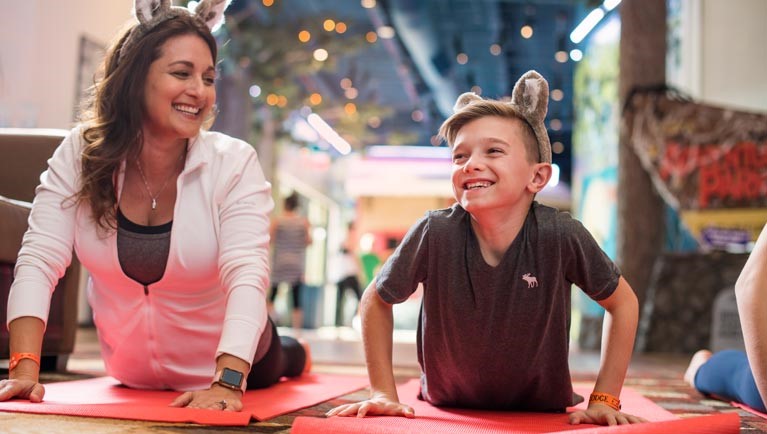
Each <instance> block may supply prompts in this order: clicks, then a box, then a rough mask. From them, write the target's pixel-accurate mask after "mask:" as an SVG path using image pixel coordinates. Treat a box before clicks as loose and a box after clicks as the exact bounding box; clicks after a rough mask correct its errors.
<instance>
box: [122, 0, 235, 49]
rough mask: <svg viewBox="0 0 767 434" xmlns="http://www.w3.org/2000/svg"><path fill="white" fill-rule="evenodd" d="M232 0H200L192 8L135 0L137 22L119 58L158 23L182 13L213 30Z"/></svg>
mask: <svg viewBox="0 0 767 434" xmlns="http://www.w3.org/2000/svg"><path fill="white" fill-rule="evenodd" d="M231 1H232V0H202V1H201V2H200V3H198V4H197V7H196V8H194V9H193V10H190V9H187V8H185V7H179V6H171V0H135V1H134V6H133V14H134V16H135V17H136V19H137V20H138V24H137V25H136V26H135V27H134V28H133V29H132V30H131V31H130V35H129V36H128V38H127V39H126V40H125V42H124V43H123V45H122V47H121V48H120V59H122V58H123V56H124V53H127V52H128V51H129V50H130V49H131V46H132V45H134V44H135V43H136V41H138V40H139V39H141V38H142V37H143V36H144V35H146V34H147V33H148V32H149V31H150V30H152V29H153V28H154V27H155V26H157V25H158V24H160V23H162V22H165V21H167V20H169V19H171V18H175V17H179V16H182V15H192V16H194V17H196V18H197V19H199V20H200V21H202V22H204V23H205V25H206V26H208V28H209V29H210V30H211V31H213V30H216V29H218V28H219V27H220V26H221V24H223V23H224V10H226V8H227V6H229V3H230V2H231Z"/></svg>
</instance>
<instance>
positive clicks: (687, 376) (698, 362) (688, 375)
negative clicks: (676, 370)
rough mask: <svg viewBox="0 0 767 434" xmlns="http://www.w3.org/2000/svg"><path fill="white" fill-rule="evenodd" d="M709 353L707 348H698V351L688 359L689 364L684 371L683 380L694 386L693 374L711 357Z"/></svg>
mask: <svg viewBox="0 0 767 434" xmlns="http://www.w3.org/2000/svg"><path fill="white" fill-rule="evenodd" d="M711 355H712V354H711V351H709V350H698V352H696V353H695V354H693V356H692V359H690V366H688V367H687V371H686V372H685V373H684V381H686V382H687V383H688V384H689V385H690V386H692V387H695V374H697V373H698V369H700V367H701V366H703V364H704V363H706V362H707V361H708V359H710V358H711Z"/></svg>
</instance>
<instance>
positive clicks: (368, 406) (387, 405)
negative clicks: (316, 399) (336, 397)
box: [325, 396, 415, 418]
mask: <svg viewBox="0 0 767 434" xmlns="http://www.w3.org/2000/svg"><path fill="white" fill-rule="evenodd" d="M368 414H369V415H380V416H404V417H408V418H412V417H415V412H414V411H413V408H412V407H410V406H409V405H405V404H403V403H401V402H399V401H395V400H392V399H389V398H388V397H385V396H373V397H372V398H370V399H368V400H366V401H362V402H356V403H354V404H345V405H341V406H338V407H336V408H334V409H332V410H330V411H329V412H327V413H325V416H327V417H332V416H357V417H365V415H368Z"/></svg>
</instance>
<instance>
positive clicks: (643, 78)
mask: <svg viewBox="0 0 767 434" xmlns="http://www.w3.org/2000/svg"><path fill="white" fill-rule="evenodd" d="M620 14H621V40H620V73H619V79H618V81H619V101H620V106H621V107H623V105H624V103H625V101H626V97H627V95H628V93H629V92H630V91H631V89H633V88H634V87H636V86H651V85H658V84H664V83H665V82H666V0H623V2H622V3H621V5H620ZM619 145H620V147H619V150H618V263H619V265H620V267H621V271H622V272H623V275H624V277H625V279H626V280H627V281H628V282H629V284H630V285H631V286H632V287H633V288H634V290H635V291H636V294H637V297H638V298H639V303H640V304H639V307H640V314H641V312H642V311H643V307H644V306H643V304H644V300H645V295H646V293H647V288H648V285H649V279H650V275H651V272H652V269H653V264H654V263H655V260H656V258H657V257H658V255H659V254H660V253H661V251H662V249H663V243H664V235H665V214H664V204H663V201H662V199H661V197H660V196H659V195H658V193H657V192H656V191H655V188H654V187H653V185H652V182H651V180H650V176H649V175H648V173H647V172H646V171H645V169H644V168H643V167H642V165H641V163H640V161H639V158H638V157H637V155H636V153H635V152H634V150H633V148H632V145H631V143H630V142H629V139H628V135H627V131H626V122H625V119H622V122H621V126H620V142H619Z"/></svg>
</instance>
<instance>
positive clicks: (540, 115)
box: [453, 70, 551, 163]
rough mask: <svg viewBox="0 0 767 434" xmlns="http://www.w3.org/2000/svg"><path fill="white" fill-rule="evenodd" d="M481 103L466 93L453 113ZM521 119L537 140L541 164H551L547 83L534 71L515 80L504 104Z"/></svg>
mask: <svg viewBox="0 0 767 434" xmlns="http://www.w3.org/2000/svg"><path fill="white" fill-rule="evenodd" d="M478 101H482V98H481V97H480V96H479V95H477V94H475V93H474V92H466V93H464V94H462V95H461V96H459V97H458V100H456V102H455V106H453V111H454V112H455V113H458V112H459V111H461V110H463V109H464V108H465V107H467V106H469V105H471V104H474V103H476V102H478ZM506 104H508V105H509V106H511V107H512V108H513V109H514V111H515V112H516V113H517V114H518V115H519V116H520V117H522V119H524V120H525V121H527V123H528V124H530V126H531V127H532V129H533V132H534V133H535V138H536V139H537V140H538V152H539V153H540V156H541V161H540V162H541V163H551V142H550V141H549V135H548V133H547V132H546V125H545V122H544V121H545V119H546V110H547V109H548V106H549V83H548V82H546V79H545V78H543V76H541V74H538V73H537V72H536V71H532V70H531V71H527V72H526V73H524V74H523V75H522V77H520V78H519V80H517V83H516V84H515V85H514V90H513V91H512V92H511V102H508V103H506Z"/></svg>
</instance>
